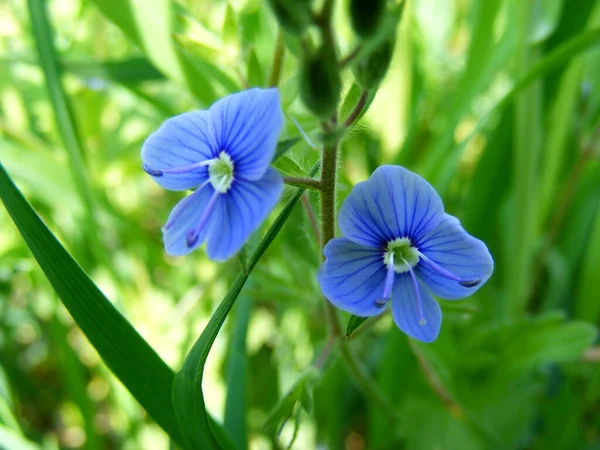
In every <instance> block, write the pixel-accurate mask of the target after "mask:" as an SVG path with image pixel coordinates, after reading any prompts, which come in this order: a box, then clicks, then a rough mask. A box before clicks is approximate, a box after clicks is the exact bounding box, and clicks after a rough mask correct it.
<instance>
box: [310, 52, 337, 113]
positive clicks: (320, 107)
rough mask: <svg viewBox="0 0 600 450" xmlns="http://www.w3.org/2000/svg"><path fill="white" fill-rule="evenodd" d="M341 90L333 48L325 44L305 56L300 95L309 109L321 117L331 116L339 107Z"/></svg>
mask: <svg viewBox="0 0 600 450" xmlns="http://www.w3.org/2000/svg"><path fill="white" fill-rule="evenodd" d="M341 90H342V81H341V79H340V70H339V67H338V64H337V58H336V55H335V51H334V50H333V48H331V47H329V46H327V45H324V46H323V47H321V48H320V49H319V50H318V51H317V52H316V53H314V54H312V55H309V56H308V57H306V58H305V60H304V61H303V63H302V68H301V72H300V97H301V98H302V101H303V102H304V105H305V106H306V107H307V108H308V109H310V110H311V111H312V112H313V113H314V114H316V115H317V116H319V117H321V118H327V117H329V116H331V115H332V114H333V113H335V111H336V109H337V106H338V103H339V101H340V93H341Z"/></svg>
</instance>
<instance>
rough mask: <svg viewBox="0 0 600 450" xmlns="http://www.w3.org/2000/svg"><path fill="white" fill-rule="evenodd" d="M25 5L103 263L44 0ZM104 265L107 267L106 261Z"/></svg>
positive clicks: (90, 230)
mask: <svg viewBox="0 0 600 450" xmlns="http://www.w3.org/2000/svg"><path fill="white" fill-rule="evenodd" d="M27 4H28V6H29V15H30V17H31V23H32V25H33V26H32V29H33V35H34V37H35V43H36V46H37V50H38V55H39V58H40V64H41V66H42V69H43V71H44V77H45V80H46V85H47V88H48V93H49V95H50V101H51V104H52V109H53V111H54V116H55V120H56V123H57V125H58V131H59V133H60V136H61V138H62V141H63V144H64V146H65V149H66V151H67V156H68V161H69V166H70V168H71V173H72V176H73V179H74V181H75V186H76V187H77V191H78V192H79V195H80V196H81V199H82V201H83V204H84V206H85V222H86V223H85V227H84V228H85V230H87V238H88V239H89V242H90V246H91V248H92V251H93V252H94V254H95V256H96V257H97V258H98V259H99V260H101V261H105V262H106V261H107V260H108V258H107V254H106V251H105V247H104V246H103V245H102V244H101V242H100V239H99V238H98V233H97V220H96V214H95V207H96V201H95V199H94V193H93V190H92V187H91V185H90V182H89V180H88V178H87V175H86V169H85V164H84V162H83V154H84V149H83V145H82V142H81V141H80V140H79V134H78V131H77V129H76V122H75V119H74V116H73V112H72V110H71V108H70V105H69V102H68V99H67V95H66V93H65V91H64V89H63V86H62V80H61V73H60V67H59V64H58V61H57V56H56V50H55V48H54V37H53V32H52V28H51V26H50V22H49V20H48V16H47V13H46V2H45V1H44V0H28V2H27ZM107 266H108V267H110V265H108V264H107Z"/></svg>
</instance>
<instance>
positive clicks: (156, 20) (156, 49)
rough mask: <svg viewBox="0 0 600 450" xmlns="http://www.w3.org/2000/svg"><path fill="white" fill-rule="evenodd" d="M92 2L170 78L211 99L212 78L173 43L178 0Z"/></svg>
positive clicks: (213, 93)
mask: <svg viewBox="0 0 600 450" xmlns="http://www.w3.org/2000/svg"><path fill="white" fill-rule="evenodd" d="M37 1H39V0H37ZM92 2H93V3H94V4H95V5H96V6H97V7H98V9H99V10H100V11H101V12H102V14H104V16H106V18H107V19H108V20H110V21H111V22H113V23H114V24H115V25H117V26H118V27H119V28H120V29H121V30H122V31H123V32H124V33H125V34H126V35H127V36H128V37H129V38H130V39H131V40H132V42H134V43H135V44H137V45H138V46H139V47H140V48H141V49H142V50H143V51H144V54H145V55H146V57H147V58H148V59H149V60H150V61H151V62H152V64H154V65H155V66H156V68H157V69H158V70H159V71H161V72H162V73H164V74H165V75H166V76H167V77H168V78H170V79H171V80H173V81H175V82H177V83H180V84H183V85H186V86H187V87H188V88H189V90H190V91H191V92H192V93H193V94H194V95H195V96H196V98H198V99H199V100H200V101H201V102H202V103H204V104H205V105H209V104H211V103H212V102H214V100H215V99H216V93H215V91H214V88H213V79H212V78H210V77H207V76H206V74H205V73H204V72H201V71H200V70H198V67H199V66H200V63H199V62H198V61H196V63H192V61H190V59H189V57H188V55H185V54H184V53H183V52H182V50H181V49H180V48H177V47H176V45H175V40H174V33H175V31H176V30H174V29H173V25H174V20H173V16H174V15H175V13H174V10H178V9H179V7H180V6H181V5H180V4H179V3H174V2H171V1H170V0H153V2H152V4H151V5H148V4H146V3H144V2H138V1H134V0H124V1H123V0H92ZM181 8H183V7H182V6H181Z"/></svg>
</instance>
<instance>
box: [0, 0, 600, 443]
mask: <svg viewBox="0 0 600 450" xmlns="http://www.w3.org/2000/svg"><path fill="white" fill-rule="evenodd" d="M317 3H319V2H317ZM45 4H46V2H45V1H44V0H29V2H24V1H18V0H3V1H2V2H1V3H0V161H1V162H2V164H3V165H4V166H5V168H6V170H7V172H8V173H9V174H10V176H11V177H12V178H13V180H14V181H15V183H16V184H17V185H18V186H19V188H20V189H21V190H22V191H23V193H24V194H25V196H26V197H27V199H28V201H29V202H30V203H31V204H32V206H33V207H34V208H35V209H36V211H37V212H38V213H39V214H40V215H41V216H42V217H43V219H44V221H45V222H46V224H47V225H48V226H49V228H50V229H51V230H52V232H53V233H54V234H55V235H56V236H57V237H58V238H59V239H60V241H61V242H62V243H63V244H64V245H65V247H66V248H67V249H68V250H69V252H70V253H71V254H72V255H73V256H74V258H75V259H76V260H77V261H78V263H79V264H80V265H81V266H82V267H83V269H84V270H85V271H86V272H87V273H88V274H89V275H90V276H91V277H92V279H93V280H94V282H96V283H97V284H98V286H99V287H100V288H101V289H102V291H103V292H104V293H105V294H106V296H107V297H108V298H109V299H111V300H112V301H113V302H114V304H115V306H116V307H117V308H118V309H119V310H120V311H121V312H122V313H123V314H124V315H125V316H126V317H127V319H128V320H129V321H130V322H131V323H132V324H133V325H134V326H135V328H136V329H137V330H138V331H139V332H140V334H141V335H142V336H143V337H144V338H145V339H146V340H147V341H148V342H149V343H150V344H151V345H152V346H153V347H154V349H156V351H157V352H158V353H159V354H160V356H161V357H162V358H163V359H164V360H165V361H166V362H167V363H168V364H169V365H170V366H171V367H173V368H175V369H178V368H179V367H180V366H181V364H182V361H183V358H184V356H185V354H186V353H187V351H188V350H189V348H190V346H191V345H192V343H193V342H194V340H195V339H196V337H197V336H198V335H199V334H200V332H201V331H202V329H203V328H204V326H205V325H206V323H207V321H208V319H209V317H210V315H211V312H212V311H213V310H214V308H215V307H216V305H217V304H218V302H219V301H220V300H221V298H222V297H223V295H224V294H225V293H226V292H227V289H228V288H229V285H230V284H231V281H232V280H233V278H234V276H235V274H236V273H237V272H238V271H239V267H240V265H239V262H238V261H237V260H235V259H233V260H231V261H229V262H227V263H226V264H221V265H216V264H214V263H211V262H209V261H208V260H207V259H206V258H205V257H204V254H203V251H201V250H200V251H196V252H195V253H193V254H191V255H189V256H187V257H184V258H169V257H167V256H166V255H165V253H164V251H163V247H162V238H161V231H160V228H161V226H162V225H163V224H164V222H165V220H166V217H167V216H168V213H169V211H170V209H171V208H172V206H173V205H174V204H175V203H176V202H177V201H178V200H179V199H180V198H181V193H173V192H166V191H164V190H162V189H161V188H159V187H158V186H157V185H155V184H154V183H153V182H152V180H150V178H149V177H148V176H147V175H146V174H145V173H144V172H143V171H142V170H141V161H140V156H139V154H140V148H141V144H142V142H143V140H144V139H145V138H146V136H147V135H148V134H149V133H150V132H152V131H153V130H154V129H156V128H157V127H158V126H159V124H160V123H161V122H162V121H163V120H164V119H166V118H167V117H169V116H172V115H175V114H178V113H181V112H185V111H189V110H193V109H198V108H203V107H207V106H209V105H210V104H211V103H212V102H213V101H215V100H217V99H218V98H220V97H222V96H224V95H226V94H227V93H230V92H234V91H237V90H240V89H244V88H246V87H249V86H266V84H267V80H268V78H269V73H270V70H271V63H272V59H273V53H274V49H275V43H276V40H277V36H278V28H277V24H276V21H275V19H274V17H273V15H272V14H271V12H270V10H269V9H268V7H267V6H266V5H263V2H261V1H259V0H246V1H244V0H237V1H229V2H227V1H224V0H221V1H208V0H181V1H178V2H175V1H171V0H152V1H146V2H142V1H138V0H89V1H86V0H64V1H63V0H61V1H58V0H50V1H48V2H47V5H46V6H47V11H45V9H44V8H43V6H44V5H45ZM530 5H532V6H531V8H530ZM336 6H337V8H336V16H335V31H336V35H337V37H338V42H339V46H340V52H341V53H342V54H347V53H348V52H349V51H350V50H351V49H352V48H353V43H354V41H355V38H354V36H353V34H352V30H351V28H350V26H349V21H348V15H347V11H346V9H347V2H344V1H338V2H337V5H336ZM49 26H50V27H51V28H49ZM51 29H53V33H50V31H51ZM285 42H286V44H287V46H288V50H287V51H286V54H285V59H284V70H283V74H282V78H281V82H280V90H281V95H282V99H283V105H284V109H285V113H286V115H287V117H288V120H287V121H286V130H285V131H284V133H283V135H282V139H287V138H293V137H297V136H299V132H298V130H297V129H296V127H295V126H294V125H293V123H292V121H291V118H294V119H296V120H297V121H298V122H299V123H301V124H302V126H303V128H304V129H305V130H306V131H307V132H308V134H309V135H310V136H311V138H312V139H313V140H315V141H317V142H318V138H319V136H318V130H317V125H318V124H317V121H316V120H315V119H314V118H312V117H311V116H310V115H309V114H308V113H307V111H306V110H305V109H304V108H303V107H302V105H301V104H300V102H299V100H297V93H298V89H297V73H298V59H297V56H298V51H299V45H298V43H297V42H294V40H293V39H292V38H291V37H290V36H285ZM597 44H600V2H597V1H594V0H571V1H566V0H532V1H522V0H514V1H513V0H452V1H450V0H413V1H408V3H407V7H406V9H405V12H404V17H403V19H402V23H401V25H400V28H399V30H398V38H397V44H396V49H395V53H394V60H393V63H392V67H391V69H390V71H389V73H388V75H387V77H386V80H385V82H384V84H383V86H382V87H381V89H380V91H379V92H378V95H377V97H376V99H375V101H374V103H373V104H372V106H371V108H370V110H369V112H368V113H367V115H366V116H365V117H364V118H363V119H362V120H361V122H360V123H359V125H358V126H357V127H356V128H355V129H354V130H353V131H352V133H351V134H350V135H349V136H348V137H347V139H346V140H345V141H344V143H343V145H342V168H341V176H340V185H339V198H340V201H341V200H343V198H344V197H345V195H347V194H348V192H349V189H350V187H351V186H352V185H353V184H354V183H356V182H358V181H361V180H363V179H365V178H366V177H367V176H368V175H369V174H370V173H371V172H372V171H373V170H374V169H375V168H376V167H377V166H379V165H381V164H401V165H403V166H405V167H407V168H409V169H411V170H413V171H416V172H417V173H419V174H421V175H422V176H424V177H425V178H426V179H428V180H429V181H430V182H431V183H432V184H433V185H434V186H435V187H436V188H437V189H438V191H439V193H440V195H442V197H443V198H444V201H445V205H446V209H447V210H448V212H450V213H451V214H454V215H456V216H457V217H458V218H459V219H460V220H461V222H462V223H463V225H464V226H465V228H466V229H467V231H469V232H470V233H471V234H473V235H474V236H476V237H478V238H480V239H482V240H484V241H485V242H486V243H487V245H488V247H489V248H490V251H491V253H492V255H493V256H494V259H495V262H496V269H495V272H494V275H493V277H492V279H491V280H490V281H489V282H488V284H487V285H486V286H485V287H484V288H483V289H481V290H480V291H479V292H478V293H477V294H476V295H475V296H473V297H472V298H469V299H467V300H464V301H462V302H442V307H443V309H444V313H445V316H444V325H443V327H442V332H441V335H440V338H439V339H438V341H436V342H435V343H433V344H430V345H424V344H420V343H417V342H409V341H408V339H407V338H406V337H405V336H404V335H403V334H402V333H401V332H400V331H399V330H398V329H397V328H395V327H394V326H393V324H392V321H391V318H390V317H389V315H386V316H384V317H383V318H382V319H381V320H378V321H376V323H368V324H367V325H365V326H364V328H363V329H362V330H361V332H360V334H359V335H357V336H356V338H355V339H353V340H352V342H351V345H352V346H353V347H354V348H355V350H356V352H357V353H358V354H359V355H360V357H361V359H362V360H363V361H364V362H365V364H366V365H367V366H368V367H369V369H370V370H371V372H372V374H373V375H374V378H375V380H376V381H377V383H378V384H379V386H380V387H381V389H382V390H383V391H384V393H385V394H386V395H387V396H388V398H389V399H390V400H391V401H392V402H393V404H394V405H395V406H397V409H398V414H399V420H398V426H397V427H393V428H390V427H389V425H388V424H387V422H385V420H384V418H383V417H382V416H381V414H379V412H378V411H377V410H374V409H373V408H371V407H369V406H367V404H366V402H365V399H364V398H363V396H362V395H361V394H360V392H359V391H358V390H357V388H356V386H355V385H354V383H353V382H352V380H351V379H349V378H348V375H347V374H346V371H345V368H344V366H343V365H342V364H341V363H340V362H339V361H337V360H336V359H335V356H334V357H332V361H330V363H329V364H327V365H326V366H325V368H324V370H323V374H322V378H321V379H320V381H319V382H318V383H317V386H316V387H315V390H314V407H313V410H312V413H311V414H308V413H306V412H305V411H303V410H301V409H299V408H296V410H295V411H297V413H296V412H295V413H294V415H295V417H296V418H297V419H298V421H299V429H298V432H297V436H296V439H295V443H294V444H293V446H292V448H297V449H312V448H317V447H318V446H319V448H331V449H350V450H360V449H424V450H425V449H427V450H429V449H457V450H458V449H487V448H506V449H512V448H532V449H590V450H591V449H600V370H598V369H599V363H600V347H597V346H596V347H595V346H594V345H597V336H596V328H595V326H596V325H598V323H599V321H600V295H599V294H600V280H599V274H600V209H599V204H600V163H599V161H598V158H599V155H600V46H598V45H597ZM344 80H345V88H346V90H348V89H350V86H351V85H352V77H351V72H348V71H347V73H346V72H345V74H344ZM519 83H521V84H519ZM515 86H516V87H517V88H518V90H515ZM289 155H290V156H291V158H292V159H293V160H294V161H296V162H297V163H298V165H299V166H300V167H301V168H302V169H304V170H308V168H309V167H310V166H311V164H312V163H314V162H315V161H316V160H317V158H318V152H316V151H315V150H313V149H311V148H310V147H309V146H308V145H307V144H306V143H305V142H303V141H302V142H300V143H299V144H297V145H296V146H295V147H294V148H293V149H292V150H291V151H290V153H289ZM286 192H287V191H286ZM288 195H289V193H286V194H285V195H284V198H287V197H288ZM305 198H306V200H305V201H304V208H302V207H300V205H299V206H298V207H297V208H296V209H295V210H294V212H293V215H292V217H291V219H290V220H289V221H288V223H287V224H286V225H285V226H284V228H283V231H282V232H281V233H280V235H279V236H278V237H277V239H276V240H275V241H274V243H273V245H272V246H271V248H270V249H269V250H268V252H267V254H266V256H265V257H264V258H263V260H261V261H260V262H259V264H258V266H257V268H256V269H255V271H254V273H253V275H252V277H251V279H250V284H249V285H248V286H246V288H245V289H244V291H243V294H242V297H240V299H239V300H238V304H237V306H236V307H235V308H234V310H233V318H232V319H233V320H230V321H228V322H227V323H226V324H225V327H224V329H223V331H222V333H221V334H220V335H219V337H218V339H217V341H216V343H215V346H214V347H213V350H212V352H211V356H210V358H209V360H208V366H207V369H206V371H205V377H204V392H205V397H206V403H207V406H208V409H209V410H210V411H211V413H213V415H214V416H215V417H217V418H218V419H222V417H223V414H224V409H225V403H226V392H227V390H228V387H229V388H230V389H236V390H235V391H232V392H235V393H236V395H238V394H239V395H240V396H242V397H244V398H245V399H246V405H247V406H246V410H245V416H246V419H247V428H248V433H249V435H248V447H249V448H251V449H271V448H272V449H276V448H286V447H287V445H288V442H290V441H291V440H292V437H293V435H294V434H296V432H295V431H294V420H290V421H288V422H287V423H286V424H285V425H284V426H283V428H282V429H281V430H279V431H281V432H280V433H279V436H277V431H278V430H277V426H275V427H263V424H264V422H265V420H266V419H267V417H268V415H269V412H270V411H271V410H272V409H273V407H274V406H275V405H276V403H277V401H278V399H279V398H281V396H282V395H283V394H284V393H285V392H287V391H288V390H289V389H290V388H291V387H292V386H293V384H294V382H295V381H296V380H297V379H298V378H299V377H300V376H301V375H300V374H301V373H303V371H304V370H305V369H306V367H308V366H310V365H311V364H312V363H313V361H314V360H315V358H316V356H317V355H318V354H319V351H320V349H321V348H322V347H323V345H324V341H325V338H326V323H325V317H324V314H323V309H322V308H323V300H322V298H321V295H320V291H319V287H318V285H317V282H316V279H315V276H314V275H315V271H316V270H317V268H318V265H319V261H320V256H319V246H318V242H317V240H316V238H315V235H314V233H313V231H312V228H311V225H310V221H309V217H308V216H307V214H306V208H308V207H311V206H312V209H314V210H318V209H317V199H316V197H313V196H312V195H308V194H307V195H306V197H305ZM0 226H1V232H0V448H1V449H5V448H6V449H9V450H13V449H14V450H19V449H26V450H29V449H55V448H68V449H71V448H73V449H75V448H85V449H92V450H94V449H161V448H168V447H169V440H168V436H167V435H166V434H165V433H164V432H163V431H162V430H161V429H160V428H159V427H158V426H157V425H156V424H154V423H153V422H152V420H151V419H150V418H149V417H148V416H147V415H146V413H145V412H144V411H143V410H142V408H141V407H140V406H139V405H138V404H137V403H136V401H135V400H134V399H133V398H132V397H131V395H130V394H129V393H128V392H127V390H126V389H125V388H124V387H123V386H122V385H121V384H120V382H119V381H117V379H116V378H115V377H114V376H113V375H111V373H110V371H109V370H108V369H107V367H106V366H105V365H104V364H103V362H102V360H101V359H100V357H99V356H98V354H97V353H96V352H95V350H94V349H93V347H92V346H91V345H90V344H89V343H88V341H87V340H86V338H85V336H84V335H83V334H82V333H81V331H80V330H79V328H78V327H77V326H76V325H75V324H74V322H73V320H72V319H71V317H70V316H69V314H68V313H67V312H66V310H65V309H64V307H63V306H62V304H61V302H60V300H59V299H58V297H57V296H56V294H55V293H54V291H53V289H52V287H51V286H50V284H49V282H48V281H47V279H46V278H45V276H44V275H43V273H42V272H41V271H40V269H39V267H38V265H37V263H36V262H35V260H34V259H33V257H32V256H31V253H30V251H29V249H28V248H27V246H26V245H25V243H24V241H23V239H22V238H21V236H20V234H19V232H18V230H17V228H16V227H15V226H14V225H13V223H12V221H11V219H10V217H9V215H8V214H7V213H6V212H5V210H4V209H2V211H1V212H0ZM266 226H268V224H267V225H266ZM266 226H265V229H266ZM263 231H264V230H263ZM259 234H260V233H259ZM255 244H256V241H254V245H255ZM252 245H253V244H252V243H251V244H250V246H252ZM340 315H341V316H342V314H340ZM345 320H346V316H345V315H343V322H342V323H343V324H344V325H345ZM246 327H247V337H246V333H245V331H246ZM106 332H107V333H108V334H110V329H109V328H107V330H106ZM240 404H243V402H241V403H240ZM226 425H227V424H226Z"/></svg>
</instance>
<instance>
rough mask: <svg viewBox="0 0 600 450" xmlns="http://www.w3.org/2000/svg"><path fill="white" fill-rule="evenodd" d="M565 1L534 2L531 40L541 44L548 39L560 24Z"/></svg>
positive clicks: (542, 0) (543, 0)
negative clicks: (559, 20)
mask: <svg viewBox="0 0 600 450" xmlns="http://www.w3.org/2000/svg"><path fill="white" fill-rule="evenodd" d="M562 7H563V2H562V1H561V0H535V1H534V3H533V26H532V29H531V32H530V34H529V42H530V43H532V44H539V43H540V42H543V41H544V40H546V39H547V38H548V37H549V36H550V35H551V34H552V32H554V29H555V28H556V25H557V24H558V19H559V18H560V13H561V9H562Z"/></svg>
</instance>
